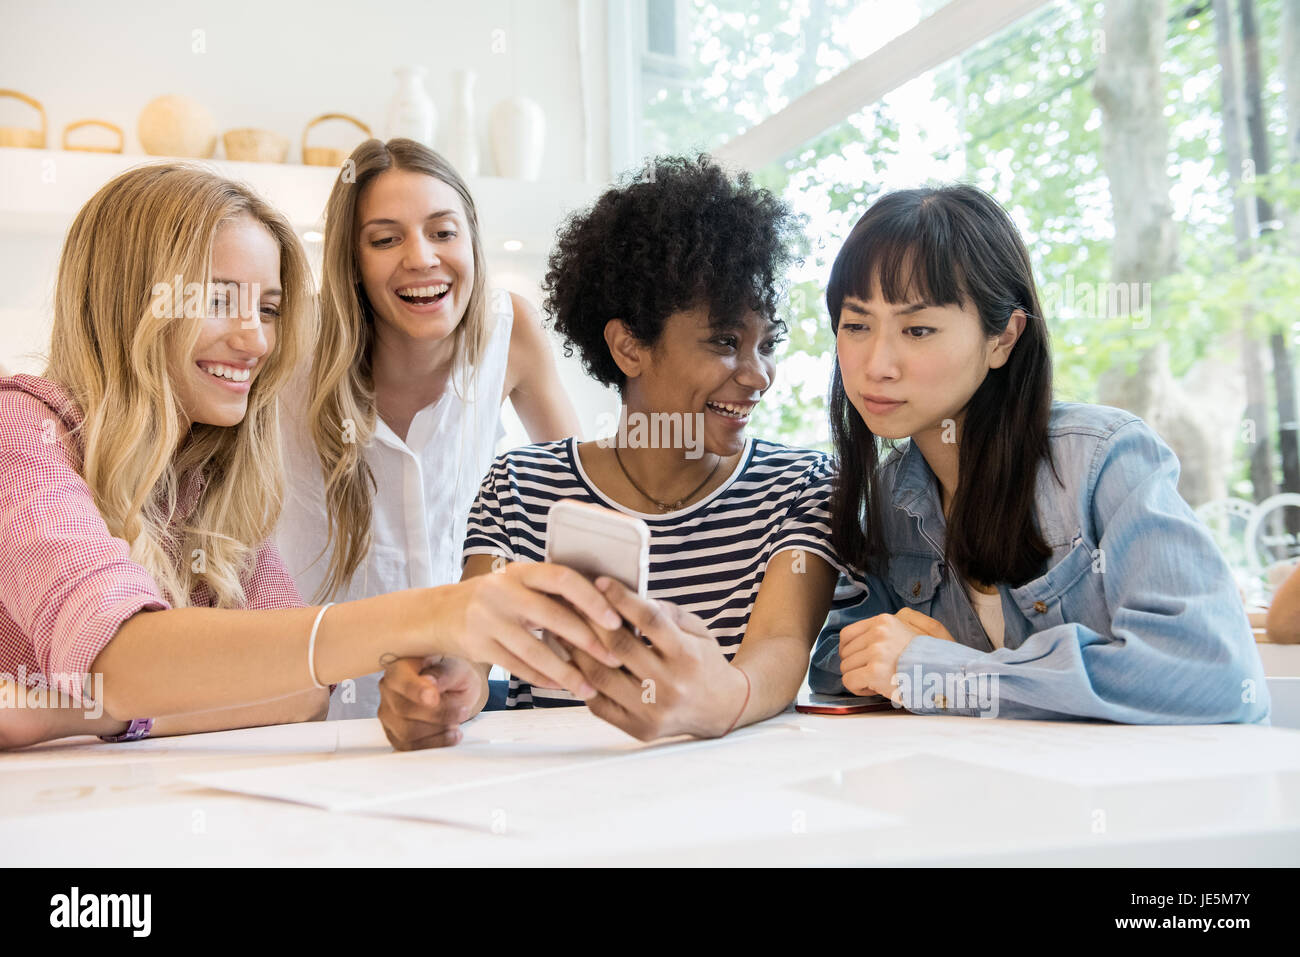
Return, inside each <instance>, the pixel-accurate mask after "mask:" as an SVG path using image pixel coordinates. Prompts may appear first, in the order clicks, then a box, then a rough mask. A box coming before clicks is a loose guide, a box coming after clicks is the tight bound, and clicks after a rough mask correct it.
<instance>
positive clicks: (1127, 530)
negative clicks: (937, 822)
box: [809, 402, 1269, 724]
mask: <svg viewBox="0 0 1300 957" xmlns="http://www.w3.org/2000/svg"><path fill="white" fill-rule="evenodd" d="M1050 444H1051V452H1052V456H1053V459H1054V461H1055V463H1056V472H1057V473H1058V474H1059V476H1060V482H1061V483H1063V485H1064V487H1062V485H1061V484H1058V482H1057V479H1056V476H1054V475H1053V473H1052V469H1051V468H1050V467H1048V466H1047V465H1046V463H1044V464H1043V465H1042V466H1041V467H1040V469H1039V474H1038V484H1037V495H1036V509H1037V517H1038V523H1039V530H1040V531H1041V533H1042V535H1043V538H1044V540H1045V541H1046V543H1047V544H1048V545H1049V546H1050V547H1051V550H1052V555H1051V559H1050V560H1049V561H1048V562H1047V564H1046V566H1045V567H1044V569H1043V574H1042V575H1040V576H1039V577H1037V578H1033V579H1030V580H1029V581H1028V582H1025V583H1024V584H1023V585H1020V586H1019V587H1010V586H1008V585H1006V584H999V585H998V592H999V594H1000V595H1001V597H1002V613H1003V617H1004V619H1005V623H1006V624H1005V634H1004V647H1002V648H998V649H996V650H995V649H994V648H993V645H992V643H991V642H990V641H989V639H988V637H987V636H986V635H985V633H984V628H983V626H982V625H981V623H980V619H979V616H978V615H977V614H976V613H975V611H974V609H973V608H972V606H971V602H970V599H969V598H968V596H967V594H966V590H965V588H964V587H963V586H962V585H961V584H960V582H958V581H955V580H954V576H953V575H952V573H951V572H950V570H949V569H948V567H947V565H946V563H945V562H944V556H943V545H944V535H945V523H944V517H943V512H942V509H941V508H940V504H939V491H938V484H937V482H936V480H935V478H934V474H933V472H931V471H930V468H929V466H928V464H927V463H926V461H925V458H924V457H923V456H922V455H921V453H920V451H919V450H918V449H917V448H916V447H915V444H914V443H910V442H909V443H908V444H907V445H906V446H905V447H903V448H902V449H899V450H895V451H894V452H893V453H892V454H891V455H890V456H889V457H888V458H887V459H886V461H885V462H884V464H883V465H882V466H881V475H882V478H883V482H882V483H881V488H882V491H883V494H884V495H885V496H886V506H885V509H884V512H885V517H884V523H885V535H886V541H887V543H888V550H889V563H888V568H887V571H886V573H885V575H884V576H883V580H882V579H881V578H877V577H872V578H871V579H870V585H871V586H872V587H871V593H870V594H869V595H868V597H867V598H866V599H865V600H864V601H863V602H862V603H860V604H858V605H857V606H855V607H853V608H849V609H845V610H842V611H837V612H835V613H834V614H832V615H831V617H830V619H829V620H828V621H827V623H826V626H825V628H823V630H822V633H821V634H820V635H819V636H818V639H817V646H816V648H815V650H814V652H813V660H812V667H811V669H810V672H809V684H810V686H811V688H812V689H813V690H814V691H818V692H822V693H828V694H843V693H844V686H843V684H842V683H841V680H840V679H841V675H840V655H839V638H840V629H841V628H843V627H844V626H845V625H847V624H849V623H851V622H854V621H859V620H861V619H863V618H868V617H871V616H872V615H877V614H881V613H894V612H897V611H898V610H900V609H902V608H905V607H910V608H914V609H916V610H917V611H919V612H922V613H923V614H926V615H929V616H930V617H932V618H934V619H935V620H937V621H939V622H941V623H942V624H944V625H945V626H946V627H947V628H948V630H949V632H951V634H952V636H953V637H954V638H955V639H956V642H955V643H954V642H950V641H945V640H941V639H939V638H935V637H933V636H929V635H921V636H918V637H916V638H914V639H912V641H911V642H910V643H909V644H908V645H907V647H906V648H905V649H904V650H903V653H902V655H901V656H900V657H899V661H898V668H897V672H896V674H895V679H896V680H897V681H899V682H900V688H902V687H903V686H904V683H906V686H907V687H909V688H911V689H913V690H914V691H915V692H919V691H922V690H923V688H929V689H932V690H933V691H935V692H936V693H933V694H930V695H928V696H925V695H918V694H913V696H912V697H911V698H909V699H907V701H906V706H907V707H908V710H911V711H917V712H928V713H945V714H981V713H983V714H991V713H996V715H997V716H998V717H1018V718H1040V719H1062V718H1093V719H1103V720H1108V721H1118V722H1125V723H1133V724H1214V723H1222V722H1250V723H1257V724H1268V712H1269V697H1268V689H1267V687H1266V686H1265V683H1264V671H1263V667H1262V665H1261V663H1260V658H1259V652H1258V650H1257V649H1256V647H1255V641H1254V638H1253V636H1252V634H1251V630H1250V623H1249V621H1248V620H1247V618H1246V613H1245V609H1244V608H1243V606H1242V603H1241V599H1240V597H1239V595H1238V593H1237V588H1236V584H1235V583H1234V581H1233V578H1232V575H1231V573H1230V572H1229V570H1228V566H1227V563H1226V562H1225V561H1224V559H1223V556H1222V554H1221V553H1220V551H1219V549H1218V547H1217V546H1216V545H1215V544H1214V541H1213V540H1212V539H1211V537H1210V535H1209V532H1208V530H1207V529H1206V528H1205V527H1204V526H1203V525H1202V524H1201V522H1200V521H1199V520H1198V519H1197V518H1196V516H1195V515H1194V514H1193V512H1192V510H1191V509H1190V508H1189V507H1188V505H1187V503H1186V502H1185V501H1183V499H1182V497H1181V496H1179V494H1178V472H1179V465H1178V459H1177V458H1176V457H1175V456H1174V454H1173V452H1172V451H1170V449H1169V447H1168V446H1167V445H1166V444H1165V443H1164V442H1163V441H1162V440H1161V439H1160V438H1159V437H1158V436H1157V435H1156V434H1155V433H1154V432H1153V431H1152V430H1151V429H1150V428H1149V427H1148V426H1147V425H1146V424H1145V423H1144V422H1143V421H1142V420H1141V419H1139V418H1137V417H1136V416H1134V415H1132V414H1130V413H1128V412H1123V411H1121V410H1119V409H1111V408H1106V407H1104V406H1095V405H1079V404H1074V403H1063V402H1057V403H1054V404H1053V406H1052V416H1051V428H1050ZM890 502H892V507H891V506H890V504H889V503H890ZM976 685H979V686H980V693H981V694H982V692H983V691H984V690H988V689H991V690H992V692H993V694H992V695H991V696H990V698H989V699H987V700H986V699H984V698H982V697H980V696H979V694H977V690H976V687H975V686H976ZM963 688H965V693H963V694H961V695H960V696H954V695H953V693H952V692H953V690H954V689H957V690H961V689H963ZM939 689H945V690H946V691H947V693H946V694H944V693H942V691H940V690H939ZM990 700H991V701H993V702H994V703H995V707H994V708H993V709H990V708H989V707H988V706H987V705H988V703H989V701H990ZM954 704H955V705H956V706H954ZM962 705H964V707H963V706H962Z"/></svg>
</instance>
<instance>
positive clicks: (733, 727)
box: [722, 665, 750, 738]
mask: <svg viewBox="0 0 1300 957" xmlns="http://www.w3.org/2000/svg"><path fill="white" fill-rule="evenodd" d="M732 667H733V668H735V669H736V670H737V671H739V672H740V673H741V674H742V675H745V700H744V703H742V704H741V706H740V713H739V714H737V715H736V720H735V721H733V722H731V727H729V728H728V729H727V730H726V731H724V732H722V737H724V738H725V737H726V736H727V735H729V734H731V732H732V731H735V730H736V725H738V724H739V723H740V719H741V718H742V717H743V716H744V714H745V709H746V708H747V707H749V692H750V684H749V675H748V674H745V669H744V668H741V667H738V666H736V665H732Z"/></svg>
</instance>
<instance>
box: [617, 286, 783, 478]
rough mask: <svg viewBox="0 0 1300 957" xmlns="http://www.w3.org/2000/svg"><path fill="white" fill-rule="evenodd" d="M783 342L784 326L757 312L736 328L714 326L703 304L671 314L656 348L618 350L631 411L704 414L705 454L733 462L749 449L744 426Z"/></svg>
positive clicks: (624, 347)
mask: <svg viewBox="0 0 1300 957" xmlns="http://www.w3.org/2000/svg"><path fill="white" fill-rule="evenodd" d="M620 325H621V324H620ZM607 335H608V333H607ZM781 338H782V335H781V331H780V327H778V326H775V325H773V324H772V323H770V322H768V321H767V320H766V319H763V318H762V317H760V316H759V315H758V313H756V312H752V311H750V312H746V313H743V314H742V316H741V318H740V320H739V321H738V322H737V324H736V325H735V327H734V328H729V329H718V328H715V327H713V326H710V324H709V314H708V310H707V309H706V308H704V307H702V306H701V307H697V308H694V309H689V310H685V311H682V312H675V313H673V314H672V315H670V316H669V317H668V318H667V319H666V320H665V321H664V326H663V331H662V332H661V334H660V336H659V340H658V341H657V342H656V343H655V344H654V345H653V346H650V347H646V346H642V345H640V344H637V343H635V342H624V343H622V344H613V343H612V344H611V345H612V347H613V348H615V349H616V353H622V355H620V354H616V359H618V360H619V364H620V366H621V367H623V371H624V373H625V374H626V375H627V376H628V379H627V386H626V391H625V400H626V403H627V405H628V407H629V409H630V410H633V411H640V412H679V413H686V414H692V415H693V414H695V413H701V414H702V415H703V416H704V443H703V445H704V449H705V451H708V452H712V453H713V454H715V455H721V456H724V457H726V456H730V455H735V454H736V453H738V452H740V451H741V449H742V448H744V444H745V426H746V425H748V424H749V418H750V415H751V413H752V412H753V411H754V406H756V405H757V404H758V402H759V400H760V399H761V398H762V397H763V393H765V392H766V391H767V390H768V389H769V388H770V387H771V385H772V380H773V379H774V378H775V376H776V358H775V353H776V346H777V344H778V343H779V342H780V340H781ZM628 357H632V358H631V361H630V362H627V363H626V364H625V360H626V359H627V358H628Z"/></svg>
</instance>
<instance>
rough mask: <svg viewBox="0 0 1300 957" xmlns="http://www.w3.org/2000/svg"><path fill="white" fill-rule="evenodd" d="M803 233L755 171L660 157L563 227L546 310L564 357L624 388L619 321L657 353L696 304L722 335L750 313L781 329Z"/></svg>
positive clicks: (550, 265)
mask: <svg viewBox="0 0 1300 957" xmlns="http://www.w3.org/2000/svg"><path fill="white" fill-rule="evenodd" d="M794 229H795V221H794V217H793V215H792V214H791V212H790V209H789V207H788V206H786V204H785V203H783V202H782V201H781V200H779V199H777V198H776V197H775V196H774V195H772V193H771V192H769V191H768V190H766V189H762V188H760V187H757V186H755V185H754V184H753V181H752V180H751V178H750V176H749V174H748V173H741V174H739V175H738V176H735V177H732V176H729V175H728V174H727V172H726V171H725V170H723V169H722V167H720V166H718V165H717V164H716V163H714V162H713V161H712V160H711V159H710V158H709V157H708V156H707V155H705V154H700V155H699V156H695V157H690V156H659V157H654V158H652V159H650V160H648V161H647V162H646V164H645V165H644V166H643V167H642V168H641V169H640V170H639V171H636V172H634V173H631V174H629V175H627V176H625V177H624V178H623V180H622V181H621V182H620V183H619V184H618V185H616V186H615V187H613V188H612V189H609V190H607V191H606V192H605V193H604V194H602V195H601V197H600V198H599V199H597V200H596V202H595V204H594V205H593V206H592V207H591V208H590V209H589V210H585V211H581V212H578V213H575V214H574V215H572V216H571V217H569V219H568V220H567V221H566V222H565V223H564V225H563V226H561V228H560V230H559V234H558V236H557V238H556V244H555V249H554V250H553V251H552V253H551V256H550V260H549V262H548V264H547V266H548V268H547V272H546V279H545V281H544V282H543V283H542V290H543V291H544V292H545V293H546V299H545V302H544V308H545V309H546V312H547V314H548V315H549V316H550V317H551V324H552V325H553V326H554V328H555V329H556V330H558V331H559V332H560V334H561V335H562V336H563V337H564V354H565V355H566V356H571V355H573V354H574V352H575V350H576V351H577V352H578V354H579V356H580V357H581V359H582V364H583V366H584V367H585V368H586V370H587V372H588V373H590V374H591V375H592V377H593V378H595V379H597V380H598V381H600V382H602V383H604V384H605V385H612V386H616V387H617V388H618V389H619V390H620V391H622V389H623V387H624V385H625V384H626V378H625V377H624V375H623V373H622V371H620V369H619V368H618V365H617V364H615V362H614V359H613V357H612V356H611V355H610V353H609V347H608V346H607V345H606V343H605V324H606V323H607V322H608V321H609V320H610V319H616V318H617V319H622V320H623V322H624V323H626V324H627V327H628V330H629V331H630V332H631V333H632V334H633V335H634V336H636V338H637V339H638V340H639V341H640V342H642V343H644V344H645V345H649V346H652V345H654V344H655V343H656V342H657V341H658V340H659V336H660V335H661V334H662V332H663V328H664V322H665V320H667V318H668V317H669V316H670V315H672V314H673V313H675V312H680V311H682V310H686V309H692V308H696V307H698V306H707V307H708V310H709V321H710V324H711V325H713V326H714V327H715V328H719V329H726V328H734V327H735V326H736V325H737V324H739V322H740V321H741V315H742V314H743V313H744V312H746V311H747V310H753V311H754V312H757V313H758V314H759V315H760V316H763V317H764V318H766V319H768V320H770V321H772V322H775V323H776V324H777V325H778V327H780V328H782V329H784V323H782V322H781V321H780V320H779V319H778V318H777V315H776V309H777V301H778V299H779V298H780V296H781V293H782V290H783V286H784V279H783V276H784V272H785V269H786V267H787V266H788V265H789V264H790V261H791V259H792V254H791V252H790V241H791V239H792V233H793V231H794Z"/></svg>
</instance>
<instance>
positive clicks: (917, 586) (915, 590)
mask: <svg viewBox="0 0 1300 957" xmlns="http://www.w3.org/2000/svg"><path fill="white" fill-rule="evenodd" d="M919 594H921V583H920V582H913V583H912V597H913V598H915V597H916V596H917V595H919Z"/></svg>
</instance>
